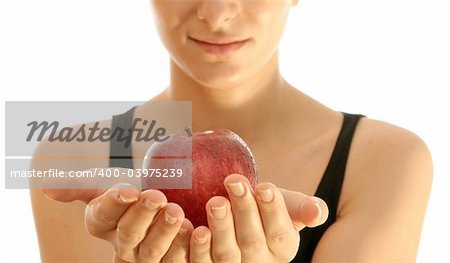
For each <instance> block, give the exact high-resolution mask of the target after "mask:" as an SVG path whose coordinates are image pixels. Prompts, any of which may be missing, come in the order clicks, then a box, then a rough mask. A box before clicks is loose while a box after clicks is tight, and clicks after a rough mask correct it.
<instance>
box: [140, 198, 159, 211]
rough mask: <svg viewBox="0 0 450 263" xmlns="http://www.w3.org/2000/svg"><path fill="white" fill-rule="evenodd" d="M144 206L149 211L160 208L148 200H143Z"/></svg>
mask: <svg viewBox="0 0 450 263" xmlns="http://www.w3.org/2000/svg"><path fill="white" fill-rule="evenodd" d="M144 205H145V206H146V207H148V208H150V209H156V208H158V207H159V206H160V204H157V203H154V202H152V201H151V200H150V199H148V198H147V199H145V200H144Z"/></svg>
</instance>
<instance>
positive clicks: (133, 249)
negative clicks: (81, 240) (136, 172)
mask: <svg viewBox="0 0 450 263" xmlns="http://www.w3.org/2000/svg"><path fill="white" fill-rule="evenodd" d="M117 169H122V168H117ZM54 180H55V179H52V178H47V179H46V180H44V183H43V185H42V187H43V192H44V193H45V194H46V195H47V196H48V197H49V198H51V199H54V200H57V201H61V202H72V201H75V200H80V201H82V202H84V203H86V209H85V218H84V220H85V226H86V229H87V231H88V232H89V233H90V234H91V235H93V236H95V237H97V238H100V239H103V240H106V241H108V242H110V243H111V244H112V246H113V248H114V260H113V262H115V263H118V262H120V263H123V262H129V263H131V262H133V263H134V262H137V263H139V262H160V261H164V262H166V261H167V262H172V261H174V262H188V256H189V238H190V235H191V232H192V231H193V229H194V227H193V225H192V223H191V222H190V221H189V220H188V219H186V218H185V216H184V212H183V209H182V208H181V207H180V206H179V205H178V204H175V203H167V198H166V196H165V195H164V194H163V193H162V192H161V191H158V190H146V191H143V192H141V191H140V190H138V188H136V187H134V186H133V185H132V184H129V183H127V184H124V183H117V184H115V185H114V186H113V187H111V188H109V189H107V190H106V191H105V190H101V189H99V188H97V187H96V186H98V185H100V183H97V184H98V185H96V183H94V184H91V185H87V184H85V185H83V183H85V182H86V181H81V180H77V179H74V178H71V179H64V180H67V181H65V182H63V183H61V182H59V183H60V184H56V185H57V186H58V187H57V188H54V185H55V184H54ZM64 185H77V186H78V185H80V186H83V189H81V188H78V189H69V188H67V189H63V188H62V186H64ZM79 220H83V219H82V218H80V219H79Z"/></svg>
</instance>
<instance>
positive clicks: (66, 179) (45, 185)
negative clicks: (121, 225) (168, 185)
mask: <svg viewBox="0 0 450 263" xmlns="http://www.w3.org/2000/svg"><path fill="white" fill-rule="evenodd" d="M100 170H102V171H103V172H102V173H99V172H98V171H100ZM107 170H109V171H108V172H107ZM128 170H129V169H126V168H117V167H114V168H91V169H87V170H84V171H83V173H84V174H88V175H89V176H86V177H73V176H69V172H68V171H64V174H63V175H61V176H60V177H47V178H44V179H43V181H42V184H41V187H42V191H43V192H44V194H45V195H46V196H47V197H48V198H51V199H53V200H56V201H61V202H72V201H75V200H80V201H83V202H85V203H89V202H90V201H91V200H92V199H94V198H96V197H98V196H100V195H101V194H103V193H104V192H105V191H106V190H107V189H109V188H111V187H112V186H114V185H117V184H119V183H128V184H131V185H134V186H135V187H137V188H138V189H140V187H141V184H140V178H138V177H129V176H127V175H129V174H132V173H128ZM105 174H109V175H111V174H113V175H115V176H104V175H105Z"/></svg>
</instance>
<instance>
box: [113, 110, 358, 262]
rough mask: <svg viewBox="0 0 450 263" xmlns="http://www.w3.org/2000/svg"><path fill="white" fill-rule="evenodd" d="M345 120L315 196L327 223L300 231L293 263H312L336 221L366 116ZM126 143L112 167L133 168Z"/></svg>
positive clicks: (116, 121) (120, 123)
mask: <svg viewBox="0 0 450 263" xmlns="http://www.w3.org/2000/svg"><path fill="white" fill-rule="evenodd" d="M134 109H135V107H133V108H131V109H130V110H128V111H127V112H125V113H122V114H119V115H114V116H113V118H112V124H111V128H112V130H113V131H114V130H115V129H116V128H118V127H120V128H122V129H124V130H125V131H126V130H128V129H130V128H131V125H132V122H133V113H134ZM343 114H344V120H343V123H342V127H341V130H340V133H339V136H338V139H337V141H336V144H335V147H334V150H333V153H332V155H331V158H330V161H329V163H328V166H327V168H326V170H325V173H324V174H323V176H322V179H321V181H320V183H319V186H318V187H317V190H316V192H315V194H314V195H315V196H317V197H320V198H322V199H323V200H324V201H325V202H326V203H327V205H328V209H329V212H330V213H329V216H328V219H327V221H326V222H325V223H324V224H323V225H320V226H318V227H315V228H304V229H303V230H302V231H300V245H299V249H298V251H297V255H296V256H295V258H294V259H293V260H292V261H291V262H296V263H297V262H311V260H312V256H313V254H314V250H315V248H316V246H317V244H318V243H319V241H320V238H321V237H322V235H323V234H324V233H325V231H326V230H327V229H328V227H330V226H331V225H332V224H333V223H334V222H335V221H336V214H337V207H338V203H339V197H340V194H341V189H342V184H343V182H344V175H345V168H346V165H347V159H348V155H349V152H350V146H351V142H352V139H353V134H354V133H355V130H356V126H357V124H358V121H359V119H360V118H361V117H364V116H363V115H359V114H349V113H343ZM123 145H124V144H123V142H117V141H115V140H111V144H110V160H109V166H110V167H124V168H131V169H132V168H133V159H132V150H131V146H130V147H124V146H123Z"/></svg>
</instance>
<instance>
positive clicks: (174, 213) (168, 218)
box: [138, 203, 184, 263]
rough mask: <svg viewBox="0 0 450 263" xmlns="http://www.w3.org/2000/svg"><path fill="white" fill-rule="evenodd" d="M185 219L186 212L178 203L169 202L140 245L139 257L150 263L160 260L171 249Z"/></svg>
mask: <svg viewBox="0 0 450 263" xmlns="http://www.w3.org/2000/svg"><path fill="white" fill-rule="evenodd" d="M183 219H184V212H183V209H182V208H181V207H180V206H179V205H178V204H175V203H168V204H167V205H166V206H165V207H164V208H163V209H161V210H160V213H159V214H158V216H157V218H156V220H155V221H154V222H153V224H152V225H151V226H150V229H149V231H148V233H147V235H146V237H145V238H144V240H142V242H141V244H140V245H139V254H138V255H139V259H140V260H141V261H143V262H149V263H152V262H159V261H160V260H161V258H162V257H163V256H164V254H166V252H167V251H168V250H169V248H170V245H171V244H172V241H173V240H174V238H175V236H176V235H177V233H178V231H179V230H180V226H181V223H182V222H183Z"/></svg>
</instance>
